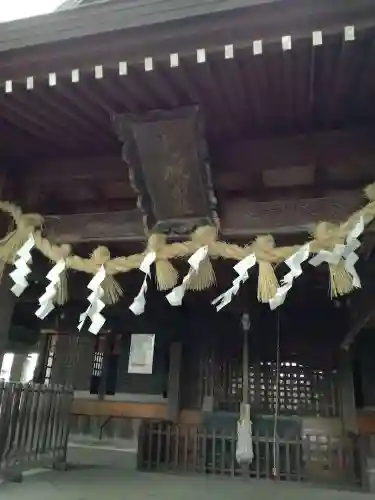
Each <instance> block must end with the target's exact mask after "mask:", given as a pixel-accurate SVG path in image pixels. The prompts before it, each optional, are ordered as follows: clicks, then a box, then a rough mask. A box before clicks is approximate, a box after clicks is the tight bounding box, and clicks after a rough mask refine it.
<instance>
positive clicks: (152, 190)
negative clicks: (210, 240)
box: [113, 106, 218, 236]
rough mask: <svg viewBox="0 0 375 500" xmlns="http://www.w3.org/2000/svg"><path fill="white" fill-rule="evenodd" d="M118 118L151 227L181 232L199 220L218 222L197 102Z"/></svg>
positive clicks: (115, 120)
mask: <svg viewBox="0 0 375 500" xmlns="http://www.w3.org/2000/svg"><path fill="white" fill-rule="evenodd" d="M113 123H114V127H115V130H116V133H117V135H118V137H119V139H120V140H121V142H122V144H123V146H122V159H123V160H124V161H125V162H126V163H127V165H128V166H129V176H130V181H131V184H132V187H133V189H134V190H135V192H136V194H137V197H138V202H137V205H138V208H139V209H140V210H141V211H142V213H143V222H144V226H145V230H146V232H149V231H155V232H162V233H164V234H167V235H176V236H177V235H185V234H188V233H191V231H192V230H194V229H195V228H196V227H197V226H199V225H207V224H210V225H212V224H215V225H217V224H218V217H217V212H216V207H217V200H216V196H215V194H214V189H213V185H212V180H211V169H210V165H209V161H208V149H207V144H206V141H205V137H204V126H203V120H202V116H201V113H200V111H199V108H198V107H197V106H191V107H183V108H179V109H175V110H172V111H164V110H156V111H150V112H147V113H145V114H142V115H134V114H123V115H115V116H114V117H113Z"/></svg>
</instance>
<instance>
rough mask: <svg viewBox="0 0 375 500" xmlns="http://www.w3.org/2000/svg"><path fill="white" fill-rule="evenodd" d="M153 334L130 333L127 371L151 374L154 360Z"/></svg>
mask: <svg viewBox="0 0 375 500" xmlns="http://www.w3.org/2000/svg"><path fill="white" fill-rule="evenodd" d="M154 349H155V335H154V334H147V333H137V334H132V336H131V343H130V352H129V365H128V372H129V373H138V374H144V375H151V374H152V368H153V362H154Z"/></svg>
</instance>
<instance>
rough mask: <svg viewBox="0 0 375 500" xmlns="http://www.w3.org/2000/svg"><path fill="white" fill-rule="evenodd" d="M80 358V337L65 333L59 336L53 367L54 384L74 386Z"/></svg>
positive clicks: (52, 378) (52, 377)
mask: <svg viewBox="0 0 375 500" xmlns="http://www.w3.org/2000/svg"><path fill="white" fill-rule="evenodd" d="M78 357H79V336H78V335H77V334H76V333H75V332H74V333H65V334H60V335H59V336H58V340H57V345H56V353H55V359H54V362H53V366H52V376H51V382H52V383H53V384H61V385H74V382H75V373H76V367H77V362H78Z"/></svg>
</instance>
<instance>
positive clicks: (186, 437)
mask: <svg viewBox="0 0 375 500" xmlns="http://www.w3.org/2000/svg"><path fill="white" fill-rule="evenodd" d="M183 431H184V432H183V436H184V459H183V468H184V470H185V471H187V470H188V451H189V449H188V446H189V427H188V426H184V428H183Z"/></svg>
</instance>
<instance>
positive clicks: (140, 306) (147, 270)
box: [129, 252, 156, 316]
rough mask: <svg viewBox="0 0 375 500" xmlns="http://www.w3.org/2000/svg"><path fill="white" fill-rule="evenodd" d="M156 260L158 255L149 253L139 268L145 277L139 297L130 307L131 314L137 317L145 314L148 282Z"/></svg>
mask: <svg viewBox="0 0 375 500" xmlns="http://www.w3.org/2000/svg"><path fill="white" fill-rule="evenodd" d="M155 259H156V253H155V252H149V253H148V254H147V255H146V256H145V258H144V259H143V261H142V263H141V265H140V266H139V270H140V271H142V273H144V274H145V277H144V280H143V283H142V286H141V289H140V290H139V293H138V295H137V296H136V297H135V299H134V300H133V303H132V304H131V305H130V306H129V309H130V310H131V312H132V313H133V314H135V315H136V316H139V315H140V314H143V313H144V310H145V305H146V292H147V280H148V279H149V278H150V277H151V265H152V264H153V263H154V262H155Z"/></svg>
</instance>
